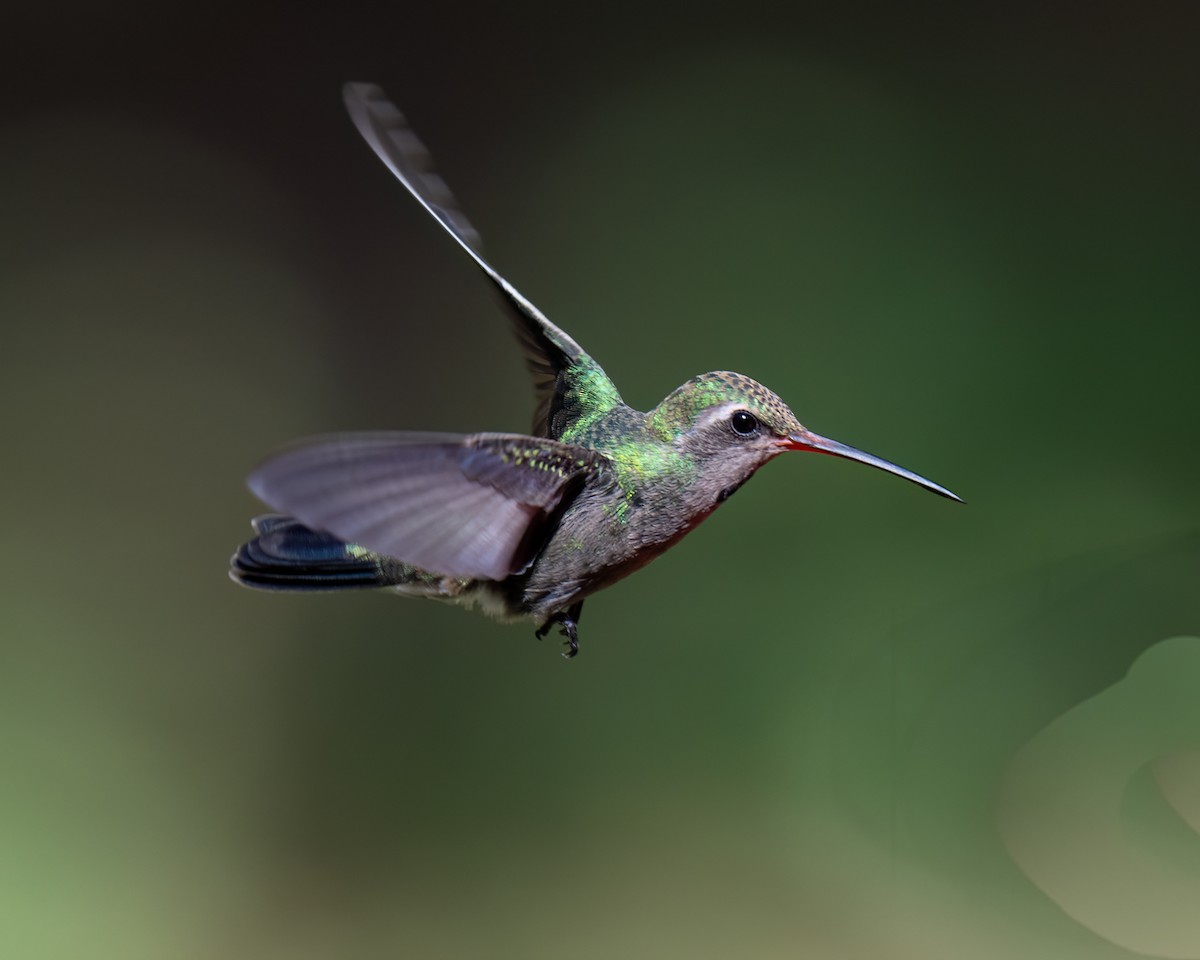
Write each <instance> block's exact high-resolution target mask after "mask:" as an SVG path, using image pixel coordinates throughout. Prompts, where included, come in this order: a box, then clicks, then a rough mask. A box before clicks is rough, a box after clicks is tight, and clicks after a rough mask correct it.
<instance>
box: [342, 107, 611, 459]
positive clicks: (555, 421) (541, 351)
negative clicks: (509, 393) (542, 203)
mask: <svg viewBox="0 0 1200 960" xmlns="http://www.w3.org/2000/svg"><path fill="white" fill-rule="evenodd" d="M343 96H344V99H345V103H346V109H347V111H349V113H350V118H351V120H353V121H354V125H355V127H357V128H358V132H359V133H360V134H362V137H363V139H364V140H366V141H367V143H368V144H369V145H370V147H371V149H373V150H374V151H375V153H376V155H377V156H378V157H379V159H380V160H382V161H383V162H384V164H385V165H386V166H387V167H388V169H389V170H391V171H392V173H393V174H395V176H396V179H397V180H399V181H400V182H401V183H402V184H404V186H405V187H407V188H408V191H409V193H411V194H412V195H413V196H414V197H415V198H416V199H417V201H418V202H419V203H420V204H421V206H423V207H424V208H425V209H426V210H427V211H428V212H429V213H430V214H431V215H432V216H433V218H434V219H435V220H437V222H438V223H440V224H441V225H442V228H443V229H444V230H445V231H446V232H447V233H449V234H450V236H452V237H453V238H454V239H455V240H457V241H458V244H459V246H461V247H462V248H463V250H465V251H466V252H467V254H468V255H469V256H470V257H471V259H472V260H474V261H475V263H476V264H478V265H479V267H480V269H482V270H483V272H484V273H485V274H487V276H488V277H489V278H490V279H491V281H492V282H493V283H494V284H495V285H496V286H497V287H498V288H499V290H500V292H501V294H503V296H504V299H505V302H506V303H507V304H508V306H509V308H510V310H509V313H510V317H511V319H512V321H513V330H514V332H515V333H516V335H517V339H518V340H519V341H520V343H521V346H522V348H523V350H524V353H525V365H526V367H527V368H528V370H529V373H530V376H531V377H532V378H533V383H534V393H535V397H536V404H537V406H536V410H535V412H534V420H533V433H534V434H535V435H536V436H540V437H552V438H554V439H558V438H559V437H561V436H562V434H563V432H564V431H565V430H567V429H568V428H569V427H570V425H571V423H572V422H574V420H575V419H576V418H577V417H578V416H579V415H580V414H581V413H583V412H591V410H592V409H594V408H595V406H596V405H607V406H608V407H612V406H615V405H617V404H619V403H621V402H622V401H621V396H620V394H619V393H618V392H617V388H616V387H615V386H614V385H613V383H612V381H611V380H609V379H608V377H607V376H606V375H605V374H604V371H603V370H602V369H601V368H600V365H599V364H597V363H596V361H595V360H593V359H592V358H591V357H589V356H588V355H587V353H585V352H584V350H583V348H582V347H580V346H579V344H577V343H576V342H575V341H574V340H572V339H571V337H569V336H568V335H567V334H566V333H565V332H563V331H562V330H561V329H559V328H558V327H557V326H555V325H554V324H553V323H551V322H550V320H549V319H547V317H546V315H545V314H543V313H542V312H541V311H540V310H539V309H538V308H537V307H535V306H534V305H533V304H532V303H531V302H530V301H529V300H527V299H526V298H525V297H524V296H522V295H521V293H520V291H518V290H517V288H516V287H514V286H513V285H512V284H511V283H509V282H508V281H507V280H506V279H505V278H504V277H502V276H501V275H500V273H499V271H497V270H496V269H495V268H494V267H493V266H492V265H491V264H490V263H488V261H487V260H485V259H484V257H483V254H482V253H481V246H480V240H479V233H478V232H477V231H476V230H475V228H474V227H472V226H471V223H470V221H469V220H467V218H466V216H465V215H464V214H463V212H462V210H460V209H459V206H458V203H457V202H456V201H455V199H454V195H453V194H452V193H451V192H450V189H449V188H448V187H447V186H446V184H445V182H444V181H443V180H442V178H441V177H439V176H438V175H437V174H435V173H434V172H433V169H432V160H431V158H430V155H429V152H428V151H427V150H426V149H425V147H424V145H423V144H422V143H421V141H420V140H418V139H417V136H416V134H415V133H413V131H412V129H411V128H410V127H409V126H408V121H407V120H405V118H404V114H402V113H401V112H400V110H399V109H397V107H396V105H395V104H393V103H392V102H390V101H389V100H388V99H387V96H386V95H385V94H384V92H383V90H382V89H380V88H379V87H377V86H375V85H374V84H369V83H348V84H346V85H345V87H344V88H343ZM580 381H586V382H584V383H581V382H580ZM581 387H584V388H586V389H585V390H581V389H580V388H581ZM585 392H586V398H585V396H584V394H585ZM583 399H586V404H585V403H582V402H579V401H580V400H583ZM585 406H586V407H587V410H586V411H585Z"/></svg>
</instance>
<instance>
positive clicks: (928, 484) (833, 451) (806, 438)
mask: <svg viewBox="0 0 1200 960" xmlns="http://www.w3.org/2000/svg"><path fill="white" fill-rule="evenodd" d="M780 444H781V445H782V446H783V447H784V448H785V449H788V450H811V451H812V452H813V453H827V454H829V455H830V456H831V457H843V458H844V459H846V460H857V461H858V462H859V463H865V464H866V465H867V466H868V467H875V469H877V470H886V471H887V472H888V473H894V474H895V475H896V476H898V477H903V478H904V479H905V480H908V481H909V482H910V483H915V484H916V485H917V486H919V487H924V488H925V489H926V490H929V491H931V492H933V493H936V494H937V495H938V496H940V497H945V498H946V499H947V500H956V501H957V502H959V503H963V502H964V501H963V499H962V497H958V496H955V495H954V494H953V493H951V492H950V491H949V490H947V489H946V488H945V487H943V486H942V485H941V484H937V483H934V482H933V481H932V480H926V479H925V478H924V477H922V476H919V475H918V474H915V473H913V472H912V471H911V470H905V469H904V468H903V467H899V466H897V465H896V464H894V463H892V462H891V461H890V460H884V459H883V458H882V457H877V456H875V455H873V454H870V453H867V452H866V451H865V450H859V449H858V448H857V447H852V446H850V445H848V444H845V443H838V441H836V440H830V439H829V438H828V437H822V436H820V435H819V434H815V433H810V432H808V431H805V432H804V433H794V434H792V435H791V436H790V437H785V438H784V439H782V440H780Z"/></svg>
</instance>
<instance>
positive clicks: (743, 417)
mask: <svg viewBox="0 0 1200 960" xmlns="http://www.w3.org/2000/svg"><path fill="white" fill-rule="evenodd" d="M729 425H730V426H731V427H733V432H734V433H736V434H737V435H738V436H739V437H748V436H750V435H751V434H753V433H756V432H757V431H758V420H757V419H756V418H755V417H754V415H753V414H751V413H747V412H746V411H745V410H735V411H734V412H733V416H731V417H730V418H729Z"/></svg>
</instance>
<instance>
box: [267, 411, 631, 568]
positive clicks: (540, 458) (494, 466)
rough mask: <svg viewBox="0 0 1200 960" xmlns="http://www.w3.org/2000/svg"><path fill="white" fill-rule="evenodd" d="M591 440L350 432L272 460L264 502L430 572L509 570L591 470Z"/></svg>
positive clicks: (536, 544)
mask: <svg viewBox="0 0 1200 960" xmlns="http://www.w3.org/2000/svg"><path fill="white" fill-rule="evenodd" d="M606 469H607V460H606V459H605V458H604V457H603V456H602V455H601V454H598V453H596V452H595V451H594V450H587V449H584V448H582V447H574V446H571V445H569V444H565V443H558V442H556V441H554V440H548V439H545V438H538V437H525V436H518V435H512V434H499V433H481V434H475V435H472V436H463V435H461V434H439V433H402V432H385V433H344V434H333V435H330V436H328V437H318V438H315V439H313V440H309V441H306V442H302V443H300V444H299V445H297V446H295V447H292V448H290V449H287V450H284V451H282V452H281V453H278V454H276V455H275V456H273V457H271V458H269V459H268V460H266V461H264V462H263V463H262V464H261V465H259V466H258V467H257V468H256V469H255V470H254V472H253V473H251V474H250V476H249V478H248V480H247V483H248V485H249V487H250V489H251V490H252V491H253V492H254V494H255V496H257V497H258V498H259V499H260V500H262V501H263V502H264V503H266V504H268V505H269V506H271V507H273V508H274V509H276V510H281V511H285V512H287V513H289V514H291V515H292V516H294V517H296V519H298V520H299V521H300V522H301V523H303V524H305V525H307V526H309V527H312V528H314V529H316V530H320V531H324V532H326V533H330V534H333V535H334V536H335V537H338V538H339V539H341V540H345V541H347V542H349V543H352V544H355V545H358V546H361V547H363V548H365V549H367V550H370V551H372V552H373V553H379V554H383V555H385V556H389V557H394V558H396V559H398V560H401V561H403V562H405V563H411V564H413V565H414V566H418V567H421V568H422V569H425V570H428V571H430V572H433V573H440V574H445V575H448V576H453V577H479V578H483V579H487V580H503V579H504V578H505V577H508V576H509V575H511V574H514V573H520V572H521V571H523V570H524V569H525V568H526V567H528V565H529V564H530V562H532V560H533V559H534V557H536V556H537V554H538V552H539V551H540V550H541V548H542V545H543V544H544V543H545V541H546V539H547V537H549V535H550V534H551V533H553V531H554V528H555V526H556V525H557V520H558V517H559V516H560V515H561V512H562V510H564V509H566V507H567V506H568V505H569V504H570V502H571V501H572V500H573V499H574V497H575V496H576V494H578V492H579V490H580V489H581V488H582V486H583V483H584V481H586V480H587V479H588V478H589V477H592V476H596V475H598V474H599V473H600V472H602V471H604V470H606Z"/></svg>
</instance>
